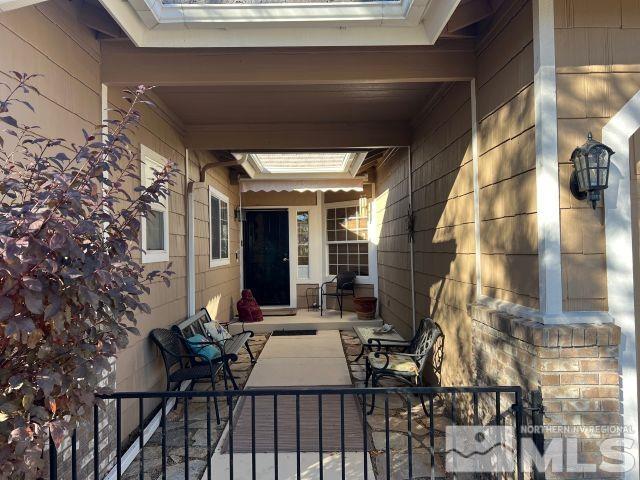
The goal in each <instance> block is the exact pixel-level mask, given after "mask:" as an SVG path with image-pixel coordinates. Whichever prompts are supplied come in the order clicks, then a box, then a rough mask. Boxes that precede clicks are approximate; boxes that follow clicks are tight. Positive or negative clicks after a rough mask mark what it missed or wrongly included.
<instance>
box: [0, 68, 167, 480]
mask: <svg viewBox="0 0 640 480" xmlns="http://www.w3.org/2000/svg"><path fill="white" fill-rule="evenodd" d="M8 75H9V76H10V77H11V78H12V81H10V83H4V82H0V92H1V91H2V89H6V91H7V93H6V95H0V465H2V468H1V469H0V478H38V477H42V476H46V475H45V473H44V471H43V469H44V467H45V462H44V459H43V448H44V445H45V442H46V441H48V438H49V435H51V438H52V439H53V441H54V442H55V443H56V444H57V445H58V446H59V445H60V443H61V442H62V440H63V439H64V438H65V436H66V435H68V434H69V433H70V432H71V430H73V428H74V427H75V426H76V425H78V424H79V423H81V422H82V421H83V420H86V419H89V418H91V414H92V407H93V405H94V404H95V403H96V402H98V403H99V400H98V399H97V398H96V395H97V394H99V393H103V392H104V389H103V388H101V387H100V382H101V381H102V380H103V378H104V377H105V375H106V373H107V372H108V370H109V369H110V368H111V367H110V359H112V358H113V357H114V356H115V355H116V352H117V351H118V349H121V348H123V347H125V346H126V345H127V339H128V335H129V334H130V333H133V334H137V333H138V331H137V329H136V326H135V325H136V314H137V313H138V312H145V313H149V306H148V305H147V304H145V303H144V302H143V301H142V300H141V298H142V297H143V296H144V294H146V293H148V292H149V286H150V284H151V283H153V282H157V281H160V280H163V281H164V282H165V283H166V284H167V285H168V284H169V277H170V276H171V274H172V272H171V271H170V270H169V269H170V264H167V265H166V269H165V270H163V271H146V270H145V268H144V267H143V266H142V265H141V264H140V262H139V258H140V241H139V239H140V219H141V217H142V216H145V215H147V214H148V213H149V211H150V210H151V207H152V206H153V205H154V204H155V203H157V202H164V201H166V200H167V196H168V195H169V187H170V185H172V184H173V178H174V176H175V172H176V167H175V165H174V164H169V165H167V166H166V168H164V169H163V170H161V171H159V172H156V173H155V179H154V182H153V183H152V184H151V185H149V186H148V187H145V186H139V187H136V188H135V189H132V188H131V187H130V185H132V184H136V185H139V184H140V181H139V169H140V160H139V156H138V151H137V148H135V147H134V145H133V144H132V142H131V140H130V139H129V134H130V133H131V132H132V131H133V130H134V129H135V128H136V127H137V126H138V124H139V121H140V112H139V111H138V108H139V106H140V105H141V104H148V103H150V102H149V101H148V100H146V99H145V92H146V91H147V89H146V88H145V87H143V86H140V87H138V88H137V89H136V90H135V91H128V90H125V95H126V96H125V99H126V100H127V101H128V102H129V104H130V106H129V108H128V109H119V108H116V109H113V110H112V112H111V113H112V115H111V117H115V119H113V120H109V121H108V122H106V125H97V126H96V128H95V132H93V133H88V132H86V131H85V132H83V133H84V142H82V144H79V145H76V144H73V143H70V142H68V141H66V140H64V139H60V138H58V139H52V138H47V137H45V136H44V134H43V133H41V132H40V129H39V128H38V127H35V126H28V125H24V124H21V122H19V121H18V120H17V119H16V118H15V117H14V116H12V111H13V110H14V109H16V108H22V109H30V110H32V111H33V110H34V108H33V106H32V105H31V103H29V101H28V98H29V96H30V95H34V94H35V95H38V94H39V93H38V90H37V88H35V87H34V85H33V84H34V82H35V81H36V80H37V75H28V74H23V73H19V72H9V73H8ZM5 78H6V76H5ZM36 118H37V116H36Z"/></svg>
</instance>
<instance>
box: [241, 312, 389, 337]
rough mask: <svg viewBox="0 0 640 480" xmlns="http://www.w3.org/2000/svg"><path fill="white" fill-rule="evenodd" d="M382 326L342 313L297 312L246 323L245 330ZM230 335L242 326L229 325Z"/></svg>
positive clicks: (266, 330)
mask: <svg viewBox="0 0 640 480" xmlns="http://www.w3.org/2000/svg"><path fill="white" fill-rule="evenodd" d="M380 325H382V320H381V319H379V318H377V319H375V320H358V318H357V316H356V314H355V313H352V312H344V315H343V317H342V318H340V314H339V313H338V312H334V311H331V310H330V311H328V312H324V315H323V316H320V313H319V312H306V311H301V310H299V311H298V312H297V314H296V315H291V316H276V317H273V316H265V317H264V320H263V321H262V322H257V323H247V324H245V325H244V328H245V329H246V330H252V331H253V332H254V333H271V332H275V331H279V330H286V331H288V330H350V329H352V328H353V327H365V326H370V327H377V326H380ZM229 331H230V332H231V334H236V333H239V332H241V331H242V325H240V324H231V325H230V326H229Z"/></svg>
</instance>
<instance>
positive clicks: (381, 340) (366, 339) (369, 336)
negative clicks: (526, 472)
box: [353, 327, 411, 362]
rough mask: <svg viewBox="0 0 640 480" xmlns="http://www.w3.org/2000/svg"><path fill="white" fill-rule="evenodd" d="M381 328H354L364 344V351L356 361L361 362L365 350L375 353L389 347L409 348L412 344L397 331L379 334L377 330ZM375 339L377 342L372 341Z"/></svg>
mask: <svg viewBox="0 0 640 480" xmlns="http://www.w3.org/2000/svg"><path fill="white" fill-rule="evenodd" d="M378 328H379V327H354V328H353V330H354V331H355V332H356V335H357V336H358V340H360V343H362V350H361V351H360V354H358V356H357V357H356V358H355V360H354V361H356V362H357V361H358V360H360V358H361V357H362V356H363V355H364V353H365V350H366V349H369V351H373V349H374V348H378V349H380V347H382V348H386V349H388V348H389V347H398V348H407V347H408V346H409V345H410V344H411V342H408V341H407V340H405V339H404V338H403V337H402V335H400V334H399V333H398V332H396V331H395V330H391V331H390V332H387V333H377V332H376V330H377V329H378ZM373 339H375V340H376V341H375V342H374V341H372V340H373Z"/></svg>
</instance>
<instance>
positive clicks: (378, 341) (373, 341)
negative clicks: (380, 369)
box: [366, 338, 411, 351]
mask: <svg viewBox="0 0 640 480" xmlns="http://www.w3.org/2000/svg"><path fill="white" fill-rule="evenodd" d="M382 342H385V343H393V345H382ZM366 345H368V346H370V347H377V349H378V351H380V350H382V348H383V347H390V346H394V347H405V348H406V347H408V346H410V345H411V342H407V341H405V340H387V339H384V338H369V339H368V340H367V343H366Z"/></svg>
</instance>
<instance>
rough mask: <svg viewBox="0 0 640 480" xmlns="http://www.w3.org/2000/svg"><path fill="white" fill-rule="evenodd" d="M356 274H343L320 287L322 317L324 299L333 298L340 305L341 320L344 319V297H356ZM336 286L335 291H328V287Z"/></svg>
mask: <svg viewBox="0 0 640 480" xmlns="http://www.w3.org/2000/svg"><path fill="white" fill-rule="evenodd" d="M356 276H357V275H356V273H355V272H342V273H339V274H338V275H336V276H335V277H333V278H332V279H331V280H329V281H328V282H324V283H323V284H322V285H320V316H322V312H323V311H324V310H326V308H325V309H323V304H324V301H323V299H324V297H333V298H335V299H336V302H337V303H338V308H339V309H340V318H342V307H343V305H344V297H346V296H352V297H355V295H356ZM331 285H335V290H334V291H328V290H327V287H329V286H331Z"/></svg>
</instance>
